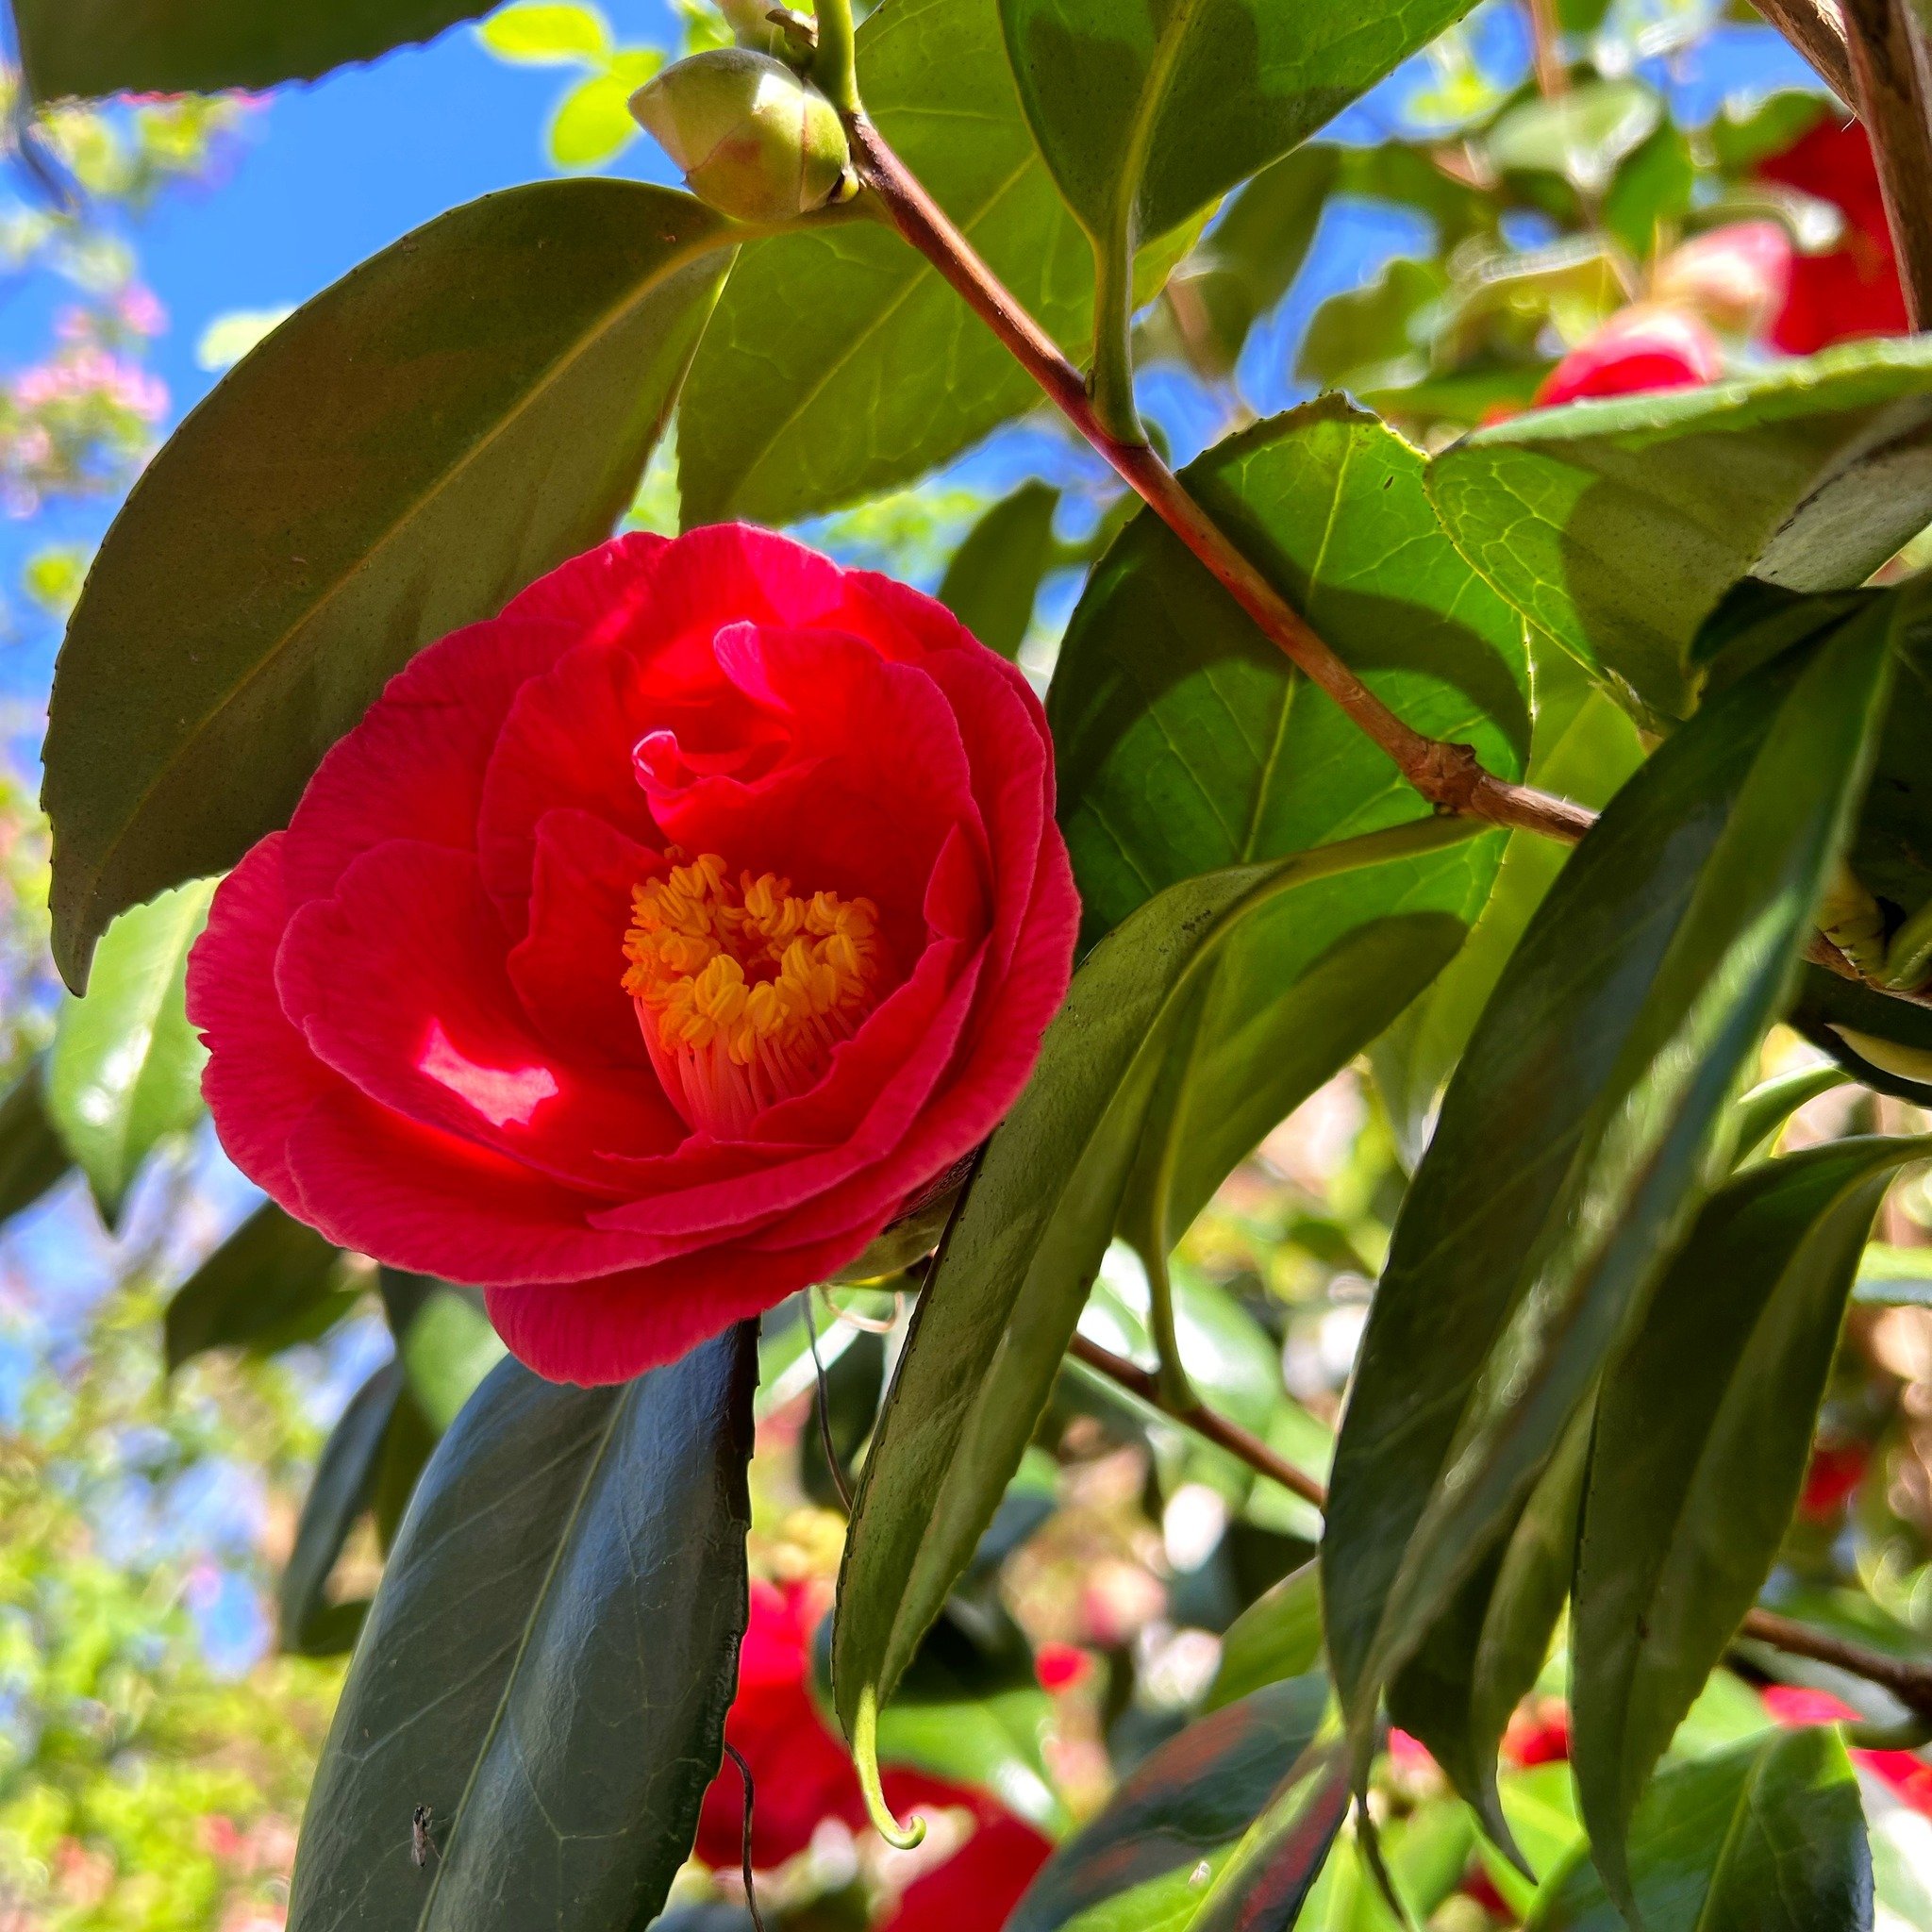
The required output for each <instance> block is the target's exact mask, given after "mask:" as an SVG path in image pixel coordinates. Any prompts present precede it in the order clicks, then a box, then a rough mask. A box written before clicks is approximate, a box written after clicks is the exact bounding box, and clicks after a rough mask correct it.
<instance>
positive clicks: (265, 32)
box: [13, 0, 490, 102]
mask: <svg viewBox="0 0 1932 1932" xmlns="http://www.w3.org/2000/svg"><path fill="white" fill-rule="evenodd" d="M489 6H490V0H275V4H274V5H272V6H266V7H265V6H263V5H261V0H14V7H13V18H14V25H15V26H16V27H17V28H18V30H19V33H20V55H21V63H22V65H23V66H24V67H25V71H26V82H27V90H28V92H30V93H31V94H32V95H33V98H34V100H35V101H36V102H46V101H54V100H59V99H61V98H63V97H65V96H67V95H70V94H82V95H87V96H90V97H96V98H97V97H99V96H102V95H106V94H115V93H212V92H216V91H218V90H220V89H223V88H231V87H245V88H265V87H274V86H275V83H276V82H277V81H283V80H313V79H314V78H315V77H316V76H317V75H322V74H326V73H327V72H328V70H329V69H330V68H331V67H340V66H341V65H342V64H343V63H344V62H345V61H349V60H373V59H375V57H376V56H377V55H378V54H384V53H387V52H388V51H389V50H390V49H391V47H400V46H404V45H407V44H409V43H411V42H418V41H426V40H430V39H432V38H433V37H434V36H435V35H437V34H440V33H441V32H442V30H443V29H444V28H445V27H447V26H453V25H456V23H457V22H458V21H459V20H474V19H475V17H476V16H477V14H479V13H485V12H487V11H488V10H489Z"/></svg>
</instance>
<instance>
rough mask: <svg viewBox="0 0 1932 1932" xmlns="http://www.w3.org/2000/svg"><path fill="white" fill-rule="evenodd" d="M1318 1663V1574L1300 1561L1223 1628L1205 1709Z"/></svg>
mask: <svg viewBox="0 0 1932 1932" xmlns="http://www.w3.org/2000/svg"><path fill="white" fill-rule="evenodd" d="M1321 1661H1322V1575H1321V1572H1320V1571H1319V1570H1318V1569H1317V1568H1316V1566H1315V1565H1314V1564H1313V1563H1304V1564H1303V1565H1302V1566H1301V1568H1300V1569H1299V1570H1291V1571H1290V1572H1289V1574H1287V1575H1286V1576H1284V1577H1283V1578H1282V1579H1281V1581H1280V1582H1279V1583H1276V1584H1273V1585H1271V1586H1270V1587H1269V1588H1268V1589H1267V1590H1265V1591H1263V1592H1262V1593H1261V1594H1260V1595H1259V1596H1257V1598H1256V1599H1255V1601H1254V1602H1253V1603H1251V1604H1250V1605H1249V1606H1248V1607H1247V1608H1246V1609H1244V1610H1243V1611H1242V1612H1241V1615H1240V1616H1239V1617H1237V1618H1236V1619H1235V1620H1234V1622H1233V1623H1232V1624H1229V1625H1228V1626H1227V1629H1226V1631H1225V1633H1224V1635H1223V1637H1222V1640H1221V1665H1220V1668H1219V1669H1218V1670H1216V1672H1215V1673H1214V1681H1213V1683H1212V1684H1210V1685H1209V1686H1208V1697H1207V1706H1208V1709H1209V1710H1219V1709H1220V1708H1221V1707H1222V1706H1223V1705H1224V1704H1232V1703H1233V1702H1234V1700H1235V1699H1236V1698H1237V1697H1245V1696H1246V1695H1247V1694H1248V1692H1249V1691H1257V1690H1259V1689H1260V1687H1261V1686H1262V1685H1264V1684H1278V1683H1280V1682H1281V1681H1282V1679H1284V1678H1286V1677H1299V1676H1303V1675H1305V1674H1307V1672H1309V1671H1312V1670H1313V1669H1314V1668H1315V1667H1316V1666H1317V1665H1318V1664H1319V1663H1320V1662H1321Z"/></svg>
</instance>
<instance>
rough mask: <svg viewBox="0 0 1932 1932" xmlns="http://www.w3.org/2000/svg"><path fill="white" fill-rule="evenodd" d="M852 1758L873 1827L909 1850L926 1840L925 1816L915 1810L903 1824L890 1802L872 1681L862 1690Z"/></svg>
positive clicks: (876, 1693)
mask: <svg viewBox="0 0 1932 1932" xmlns="http://www.w3.org/2000/svg"><path fill="white" fill-rule="evenodd" d="M852 1762H853V1765H854V1767H855V1768H856V1769H857V1771H858V1783H859V1789H860V1790H862V1791H863V1792H864V1793H865V1808H866V1812H867V1814H868V1816H870V1818H871V1819H872V1827H873V1829H874V1831H875V1832H877V1833H878V1835H879V1836H880V1837H881V1838H882V1839H884V1840H885V1841H886V1842H887V1843H888V1844H889V1845H891V1846H893V1847H894V1848H895V1849H896V1850H898V1851H902V1852H909V1851H911V1850H912V1849H913V1847H914V1846H915V1845H919V1844H923V1843H924V1840H925V1820H924V1818H922V1817H920V1816H919V1814H918V1813H917V1812H914V1813H913V1815H912V1816H911V1818H910V1819H908V1821H907V1823H906V1824H900V1823H899V1821H898V1820H897V1819H896V1818H895V1817H893V1816H892V1807H891V1806H890V1805H888V1804H887V1803H886V1794H885V1791H884V1790H883V1789H882V1788H881V1786H880V1784H879V1697H878V1691H877V1688H876V1687H875V1686H874V1685H871V1684H868V1685H866V1686H865V1688H864V1689H863V1690H862V1691H859V1693H858V1710H857V1712H856V1713H855V1714H854V1716H853V1721H852Z"/></svg>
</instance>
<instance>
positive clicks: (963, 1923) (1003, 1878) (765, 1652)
mask: <svg viewBox="0 0 1932 1932" xmlns="http://www.w3.org/2000/svg"><path fill="white" fill-rule="evenodd" d="M823 1608H824V1604H823V1600H822V1598H821V1596H820V1595H819V1593H818V1592H817V1591H814V1590H813V1589H812V1588H811V1587H810V1586H809V1585H805V1584H792V1585H789V1586H787V1587H786V1588H785V1589H783V1590H780V1589H778V1588H777V1587H775V1586H774V1585H773V1584H769V1583H754V1584H753V1585H752V1589H751V1622H750V1624H749V1625H748V1627H747V1628H746V1630H745V1634H744V1645H743V1648H742V1649H741V1651H740V1653H739V1664H738V1695H737V1696H736V1697H735V1698H734V1699H733V1700H732V1705H731V1709H730V1711H729V1712H728V1713H727V1714H726V1716H725V1719H724V1739H725V1741H726V1742H727V1743H728V1744H730V1745H731V1746H732V1748H733V1749H734V1750H736V1751H738V1752H740V1753H741V1755H742V1757H744V1760H745V1762H746V1763H747V1764H748V1765H749V1766H750V1767H751V1774H752V1785H753V1790H754V1792H755V1794H756V1795H755V1802H754V1804H753V1807H752V1863H753V1864H754V1865H755V1866H757V1867H758V1869H760V1870H770V1869H771V1868H773V1867H774V1866H777V1865H782V1864H783V1863H784V1862H785V1861H786V1860H787V1859H788V1858H792V1857H797V1855H798V1854H799V1853H800V1852H802V1851H804V1850H805V1849H806V1848H807V1847H808V1845H809V1844H810V1843H811V1839H812V1833H813V1831H814V1830H815V1829H816V1828H817V1826H818V1824H819V1823H820V1821H821V1820H823V1819H836V1820H837V1821H838V1822H839V1823H840V1824H844V1825H846V1826H847V1827H848V1828H849V1829H851V1830H853V1831H858V1830H861V1829H863V1827H864V1825H865V1823H866V1810H865V1800H864V1798H863V1796H862V1795H861V1793H860V1791H859V1788H858V1773H857V1772H856V1771H854V1770H853V1768H852V1759H851V1757H850V1756H849V1755H848V1753H847V1752H846V1750H845V1747H844V1746H843V1745H842V1744H841V1743H840V1741H839V1740H838V1739H837V1738H836V1737H834V1736H833V1734H832V1732H831V1730H830V1729H829V1728H828V1727H827V1725H826V1724H825V1721H824V1718H822V1717H821V1716H820V1715H819V1709H818V1706H817V1705H816V1704H814V1703H813V1701H812V1695H811V1648H812V1635H813V1632H814V1631H815V1629H816V1628H817V1625H818V1622H819V1617H820V1615H821V1613H822V1611H823ZM879 1781H880V1784H881V1786H882V1787H883V1789H884V1791H885V1795H886V1802H887V1803H888V1804H889V1805H890V1806H891V1807H892V1809H893V1810H894V1812H896V1813H897V1814H898V1815H899V1816H900V1817H902V1818H903V1817H905V1816H906V1815H907V1814H908V1812H909V1811H911V1810H913V1809H915V1808H916V1807H920V1806H928V1807H936V1808H954V1809H958V1808H961V1807H963V1808H964V1809H966V1810H969V1811H971V1812H972V1814H973V1820H974V1829H973V1836H972V1837H971V1838H969V1839H968V1840H966V1842H965V1844H964V1845H962V1846H961V1847H960V1849H959V1850H958V1852H956V1853H955V1854H954V1855H953V1857H950V1858H948V1859H947V1860H946V1861H945V1863H944V1864H942V1865H940V1866H937V1867H935V1868H934V1869H933V1870H932V1871H930V1872H927V1873H925V1874H923V1875H922V1876H921V1877H919V1878H918V1879H915V1880H914V1881H913V1883H912V1884H911V1885H909V1886H908V1887H907V1889H906V1891H905V1893H904V1895H903V1896H902V1897H901V1899H900V1901H899V1904H898V1907H897V1909H896V1913H895V1915H894V1916H893V1917H892V1918H891V1920H890V1921H889V1924H890V1925H891V1928H892V1932H996V1928H997V1927H998V1926H999V1924H1001V1922H1002V1921H1003V1920H1004V1919H1005V1918H1006V1916H1007V1913H1008V1911H1009V1910H1010V1909H1011V1907H1013V1905H1014V1904H1015V1903H1016V1902H1017V1901H1018V1899H1019V1896H1020V1894H1021V1893H1022V1892H1023V1891H1024V1890H1025V1889H1026V1887H1027V1885H1028V1884H1029V1883H1030V1882H1031V1880H1032V1877H1033V1874H1035V1873H1036V1872H1037V1871H1039V1869H1040V1868H1041V1865H1042V1864H1044V1863H1045V1862H1046V1857H1047V1854H1048V1853H1049V1852H1050V1851H1051V1850H1052V1849H1053V1847H1052V1845H1051V1844H1050V1842H1049V1841H1048V1840H1046V1839H1045V1838H1044V1837H1042V1836H1041V1833H1039V1832H1038V1831H1036V1830H1034V1828H1033V1827H1032V1826H1031V1825H1030V1824H1026V1823H1025V1821H1024V1819H1019V1818H1015V1817H1014V1816H1013V1815H1012V1814H1011V1813H1010V1812H1009V1811H1008V1810H1007V1809H1006V1808H1005V1807H1003V1806H1001V1805H1000V1804H998V1803H997V1802H996V1801H995V1800H994V1799H992V1798H991V1797H990V1796H988V1794H987V1793H986V1792H985V1791H982V1790H975V1789H974V1788H973V1787H971V1786H966V1785H958V1784H953V1783H951V1782H949V1781H948V1780H946V1779H944V1778H938V1777H932V1776H929V1775H927V1774H925V1773H924V1772H919V1771H912V1770H908V1769H907V1768H905V1767H903V1766H892V1765H887V1766H885V1767H883V1768H882V1770H881V1773H880V1779H879ZM743 1826H744V1785H743V1781H742V1779H741V1776H740V1775H739V1771H738V1767H737V1766H736V1765H735V1764H733V1763H732V1762H731V1761H730V1760H729V1759H728V1758H727V1759H726V1760H725V1761H724V1764H723V1765H722V1766H721V1767H720V1769H719V1772H718V1775H717V1776H716V1777H715V1778H713V1779H712V1781H711V1783H710V1785H709V1787H708V1789H707V1790H706V1792H705V1799H704V1806H703V1808H702V1810H701V1812H700V1814H699V1819H698V1835H697V1843H696V1845H695V1846H694V1847H693V1850H694V1852H695V1854H696V1856H697V1857H699V1858H701V1859H703V1861H704V1862H705V1863H706V1864H708V1865H709V1866H711V1867H712V1868H713V1869H716V1870H729V1871H736V1870H737V1869H738V1867H739V1864H740V1862H741V1848H742V1842H743V1837H742V1834H743Z"/></svg>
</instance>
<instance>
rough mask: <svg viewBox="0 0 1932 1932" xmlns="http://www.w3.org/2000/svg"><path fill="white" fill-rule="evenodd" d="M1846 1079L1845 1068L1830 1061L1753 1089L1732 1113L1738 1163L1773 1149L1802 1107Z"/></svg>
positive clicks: (1775, 1076) (1733, 1137) (1801, 1069)
mask: <svg viewBox="0 0 1932 1932" xmlns="http://www.w3.org/2000/svg"><path fill="white" fill-rule="evenodd" d="M1844 1082H1845V1073H1844V1069H1843V1068H1842V1067H1839V1066H1834V1065H1832V1064H1831V1063H1830V1062H1828V1061H1827V1062H1824V1063H1821V1064H1816V1065H1812V1066H1806V1067H1798V1068H1796V1069H1795V1070H1794V1071H1792V1072H1791V1073H1789V1074H1775V1075H1774V1077H1773V1078H1771V1079H1769V1080H1764V1081H1761V1082H1760V1083H1759V1084H1758V1085H1757V1086H1756V1087H1754V1088H1752V1090H1751V1091H1750V1092H1748V1093H1747V1094H1745V1095H1744V1097H1743V1098H1742V1099H1741V1100H1740V1101H1739V1102H1738V1110H1737V1112H1736V1113H1734V1114H1733V1115H1732V1116H1731V1122H1730V1134H1731V1140H1732V1143H1733V1146H1734V1147H1735V1149H1736V1152H1735V1155H1734V1161H1735V1164H1736V1165H1738V1166H1740V1167H1741V1166H1742V1165H1743V1164H1744V1163H1745V1162H1746V1161H1747V1160H1749V1159H1751V1158H1752V1157H1753V1156H1755V1155H1758V1154H1769V1153H1771V1152H1773V1151H1774V1146H1775V1143H1776V1140H1777V1137H1778V1135H1779V1134H1780V1133H1782V1132H1783V1131H1784V1128H1785V1126H1786V1124H1787V1123H1788V1122H1789V1121H1790V1118H1791V1116H1792V1115H1793V1114H1794V1113H1796V1112H1797V1110H1798V1109H1799V1108H1801V1107H1803V1106H1805V1105H1806V1104H1807V1102H1809V1101H1813V1100H1816V1099H1817V1098H1818V1096H1819V1095H1820V1094H1821V1093H1829V1092H1830V1091H1831V1090H1832V1089H1833V1088H1834V1087H1842V1086H1843V1085H1844Z"/></svg>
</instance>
